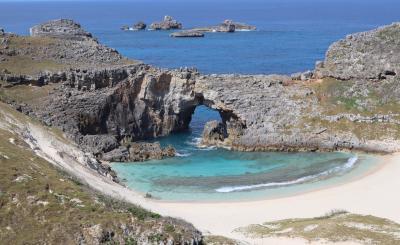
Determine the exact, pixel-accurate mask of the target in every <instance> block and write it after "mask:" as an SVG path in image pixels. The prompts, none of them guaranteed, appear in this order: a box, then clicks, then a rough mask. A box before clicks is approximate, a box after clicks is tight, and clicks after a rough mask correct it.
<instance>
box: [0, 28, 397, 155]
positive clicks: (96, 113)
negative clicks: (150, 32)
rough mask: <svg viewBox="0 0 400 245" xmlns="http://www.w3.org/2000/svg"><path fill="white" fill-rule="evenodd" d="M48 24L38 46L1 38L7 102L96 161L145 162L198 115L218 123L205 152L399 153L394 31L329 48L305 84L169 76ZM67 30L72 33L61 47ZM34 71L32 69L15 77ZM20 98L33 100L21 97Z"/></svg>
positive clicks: (181, 73)
mask: <svg viewBox="0 0 400 245" xmlns="http://www.w3.org/2000/svg"><path fill="white" fill-rule="evenodd" d="M49 23H50V24H49ZM49 23H46V24H44V25H40V26H44V27H40V28H39V29H41V30H42V29H43V30H46V31H42V32H41V34H40V35H39V36H35V37H18V36H15V35H10V34H5V35H3V37H2V42H1V43H2V46H0V58H1V59H3V60H5V62H2V63H1V65H0V68H1V69H0V71H2V72H1V74H0V78H1V79H0V80H3V85H2V90H3V95H2V99H3V100H4V101H7V102H9V103H11V104H13V105H14V106H15V107H16V108H17V109H18V110H20V111H23V112H25V113H26V114H29V115H31V116H33V117H36V118H38V119H40V120H41V121H43V122H44V123H46V124H47V125H51V126H56V127H59V128H61V129H62V130H63V131H64V132H66V133H68V135H70V136H71V138H73V139H74V140H75V141H76V142H77V143H79V144H80V145H81V147H82V148H83V149H85V150H87V151H89V152H92V153H93V154H95V155H96V156H97V157H98V158H99V159H102V158H103V157H106V159H127V160H129V159H147V158H146V157H144V158H140V157H139V158H138V157H137V156H135V154H134V152H137V150H134V148H130V147H131V146H133V145H134V144H133V142H137V141H141V140H146V139H150V138H156V137H159V136H165V135H168V134H171V133H174V132H178V131H182V130H187V129H188V125H189V123H190V120H191V116H192V114H193V112H194V110H195V108H196V106H198V105H200V104H203V105H206V106H208V107H210V108H213V109H215V110H218V111H219V113H220V115H221V118H222V125H219V126H218V125H217V126H218V127H217V128H215V127H214V129H212V130H211V131H210V130H209V132H208V133H205V136H206V137H207V135H210V137H211V139H212V140H207V139H205V140H204V142H207V143H208V144H217V145H220V146H225V147H230V148H232V149H236V150H248V151H255V150H280V151H292V150H295V151H299V150H304V151H309V150H335V149H359V150H366V151H379V152H391V151H396V150H398V145H399V144H398V132H399V131H398V130H399V128H398V127H399V126H398V125H399V119H400V118H399V114H400V112H399V110H398V109H397V108H398V106H397V105H398V102H399V101H398V100H399V99H398V98H400V96H399V95H400V92H399V91H400V88H399V87H398V84H399V83H398V75H397V74H398V67H397V66H398V62H397V61H398V57H399V55H398V54H399V50H398V46H399V45H398V40H399V39H398V38H397V37H398V34H399V32H400V26H399V25H398V24H394V25H391V26H388V27H383V28H380V29H378V30H375V31H371V32H367V33H362V34H356V35H353V36H349V37H348V38H347V39H346V40H342V41H339V42H338V43H335V44H333V45H332V46H331V47H330V49H329V51H328V53H327V58H326V60H325V61H324V62H323V63H319V64H318V66H317V68H316V70H315V71H314V72H307V73H303V74H300V75H299V76H298V77H299V79H297V76H293V77H289V76H281V75H269V76H265V75H259V76H255V75H253V76H244V75H201V74H199V73H198V72H197V71H196V70H193V69H192V70H191V69H181V70H162V69H158V68H155V67H151V66H149V65H145V64H142V63H139V62H135V61H132V60H128V59H126V58H124V57H122V56H121V55H120V54H119V53H118V52H117V51H115V50H113V49H110V48H107V47H105V46H103V45H101V44H99V43H98V42H97V41H96V40H94V39H93V38H92V37H91V35H87V34H82V33H85V32H84V31H83V30H81V27H80V26H79V25H78V24H71V23H70V22H64V21H62V22H61V23H60V22H59V21H55V22H49ZM65 23H68V24H67V26H68V28H72V29H73V30H70V31H67V33H68V34H67V37H68V38H65V37H61V38H60V37H59V33H60V31H59V30H60V29H62V28H66V27H64V25H66V24H65ZM47 26H51V28H47ZM57 26H59V27H57ZM71 26H72V27H71ZM45 27H46V28H45ZM35 29H38V28H35ZM54 32H56V33H57V35H55V34H54ZM70 35H77V36H78V37H79V38H80V39H79V40H78V39H77V38H74V37H72V38H71V37H70ZM82 35H83V36H84V37H85V38H83V39H82V38H81V36H82ZM70 47H73V48H72V49H71V48H70ZM27 57H28V60H30V61H27ZM31 60H35V61H36V62H31ZM26 62H28V63H29V65H30V66H29V69H26V68H24V67H23V66H15V64H20V63H26ZM313 73H314V78H312V75H313ZM27 84H28V85H29V84H31V85H36V86H39V87H38V88H40V89H33V88H32V87H31V86H26V85H27ZM21 90H22V91H24V92H26V91H28V92H29V93H33V92H34V93H37V94H33V95H29V96H26V97H25V98H21V96H17V94H13V91H21ZM44 91H46V92H44ZM15 93H16V92H15ZM29 93H28V94H29ZM38 98H40V99H38ZM209 126H210V125H209ZM214 126H215V125H214ZM220 129H224V130H220ZM210 132H211V133H210ZM218 132H224V135H222V136H221V137H218V136H217V135H216V133H218ZM216 140H219V141H220V142H216ZM152 147H156V148H157V146H151V147H150V148H151V149H155V148H152ZM115 149H117V150H115ZM131 149H132V150H131ZM157 149H158V148H157ZM139 152H141V151H140V150H139ZM142 152H146V151H142ZM157 152H160V154H161V156H162V155H165V156H167V155H169V153H170V152H171V151H168V150H167V151H162V150H161V151H159V150H157ZM130 153H132V157H130V155H129V154H130ZM127 154H128V155H127ZM150 155H151V154H148V156H150Z"/></svg>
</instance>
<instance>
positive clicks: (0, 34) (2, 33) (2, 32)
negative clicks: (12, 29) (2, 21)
mask: <svg viewBox="0 0 400 245" xmlns="http://www.w3.org/2000/svg"><path fill="white" fill-rule="evenodd" d="M4 34H5V31H4V29H3V28H1V27H0V36H2V35H4Z"/></svg>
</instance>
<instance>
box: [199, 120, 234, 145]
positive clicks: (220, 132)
mask: <svg viewBox="0 0 400 245" xmlns="http://www.w3.org/2000/svg"><path fill="white" fill-rule="evenodd" d="M227 137H228V133H227V130H226V125H224V124H223V123H221V122H218V121H215V120H214V121H210V122H207V123H206V125H205V126H204V130H203V136H202V139H201V144H202V145H219V144H221V143H222V142H223V141H224V140H225V139H226V138H227Z"/></svg>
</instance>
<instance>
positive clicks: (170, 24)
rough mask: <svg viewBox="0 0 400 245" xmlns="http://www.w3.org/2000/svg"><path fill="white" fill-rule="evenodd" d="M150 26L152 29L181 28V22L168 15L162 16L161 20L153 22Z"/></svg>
mask: <svg viewBox="0 0 400 245" xmlns="http://www.w3.org/2000/svg"><path fill="white" fill-rule="evenodd" d="M150 28H151V29H152V30H173V29H182V23H180V22H178V21H177V20H175V19H174V18H172V17H171V16H169V15H166V16H165V17H164V20H163V21H161V22H154V23H152V24H151V26H150Z"/></svg>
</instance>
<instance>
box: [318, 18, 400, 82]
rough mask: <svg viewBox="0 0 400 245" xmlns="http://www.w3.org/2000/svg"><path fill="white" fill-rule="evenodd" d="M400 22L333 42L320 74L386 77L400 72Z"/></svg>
mask: <svg viewBox="0 0 400 245" xmlns="http://www.w3.org/2000/svg"><path fill="white" fill-rule="evenodd" d="M399 54H400V23H394V24H392V25H389V26H384V27H380V28H378V29H376V30H373V31H367V32H361V33H356V34H352V35H348V36H347V37H346V38H345V39H343V40H340V41H338V42H335V43H334V44H332V45H331V46H330V47H329V49H328V52H327V54H326V58H325V61H324V62H323V63H318V65H317V67H316V75H317V76H318V77H335V78H338V79H342V80H349V79H364V78H365V79H382V78H384V77H387V76H394V75H396V74H399V73H400V55H399Z"/></svg>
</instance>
